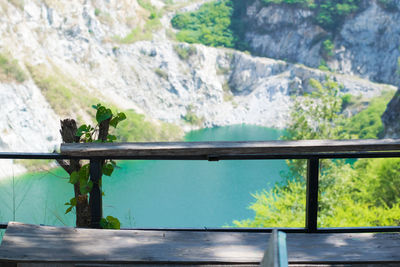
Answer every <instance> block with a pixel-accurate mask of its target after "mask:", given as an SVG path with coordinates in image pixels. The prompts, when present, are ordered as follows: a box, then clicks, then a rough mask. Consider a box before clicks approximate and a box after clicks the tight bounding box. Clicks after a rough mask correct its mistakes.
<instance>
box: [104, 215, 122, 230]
mask: <svg viewBox="0 0 400 267" xmlns="http://www.w3.org/2000/svg"><path fill="white" fill-rule="evenodd" d="M100 226H101V228H103V229H121V223H120V222H119V220H118V219H117V218H115V217H113V216H107V217H106V218H102V219H101V220H100Z"/></svg>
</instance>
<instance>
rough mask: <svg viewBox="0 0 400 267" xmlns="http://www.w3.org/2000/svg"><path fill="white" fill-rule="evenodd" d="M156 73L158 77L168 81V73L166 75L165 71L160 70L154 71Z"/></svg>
mask: <svg viewBox="0 0 400 267" xmlns="http://www.w3.org/2000/svg"><path fill="white" fill-rule="evenodd" d="M154 72H155V73H156V74H157V75H158V77H161V78H163V79H164V80H167V81H168V73H166V72H165V71H164V70H162V69H160V68H156V69H154Z"/></svg>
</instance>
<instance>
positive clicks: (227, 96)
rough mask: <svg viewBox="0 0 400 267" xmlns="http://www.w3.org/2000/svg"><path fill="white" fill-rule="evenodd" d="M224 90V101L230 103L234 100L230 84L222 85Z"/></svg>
mask: <svg viewBox="0 0 400 267" xmlns="http://www.w3.org/2000/svg"><path fill="white" fill-rule="evenodd" d="M222 90H223V91H224V101H226V102H229V101H232V100H233V94H232V91H231V88H230V86H229V84H228V82H225V83H224V84H223V85H222Z"/></svg>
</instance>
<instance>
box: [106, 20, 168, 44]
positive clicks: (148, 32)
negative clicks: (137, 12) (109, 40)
mask: <svg viewBox="0 0 400 267" xmlns="http://www.w3.org/2000/svg"><path fill="white" fill-rule="evenodd" d="M160 28H161V22H160V19H159V18H158V17H154V18H151V19H149V20H147V21H146V24H145V25H144V26H142V27H141V26H137V27H136V28H134V29H132V30H131V32H130V33H128V34H127V35H126V36H125V37H120V36H114V37H113V39H114V41H116V42H118V43H120V44H132V43H135V42H138V41H150V40H152V39H153V32H154V31H156V30H158V29H160Z"/></svg>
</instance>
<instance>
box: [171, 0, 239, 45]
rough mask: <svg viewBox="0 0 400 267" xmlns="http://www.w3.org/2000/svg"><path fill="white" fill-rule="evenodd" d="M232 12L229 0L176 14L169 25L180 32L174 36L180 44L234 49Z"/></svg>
mask: <svg viewBox="0 0 400 267" xmlns="http://www.w3.org/2000/svg"><path fill="white" fill-rule="evenodd" d="M232 12H233V7H232V2H231V1H230V0H222V1H216V2H210V3H206V4H204V5H202V6H201V7H200V8H199V9H198V10H197V11H194V12H189V13H180V14H177V15H176V16H175V17H174V18H173V19H172V20H171V23H172V26H173V27H174V28H176V29H179V30H180V31H179V32H178V34H177V36H176V38H177V40H178V41H180V42H187V43H201V44H205V45H208V46H215V47H219V46H224V47H235V43H236V41H237V38H236V37H235V34H234V33H233V31H232V30H231V28H230V26H231V16H232Z"/></svg>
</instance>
